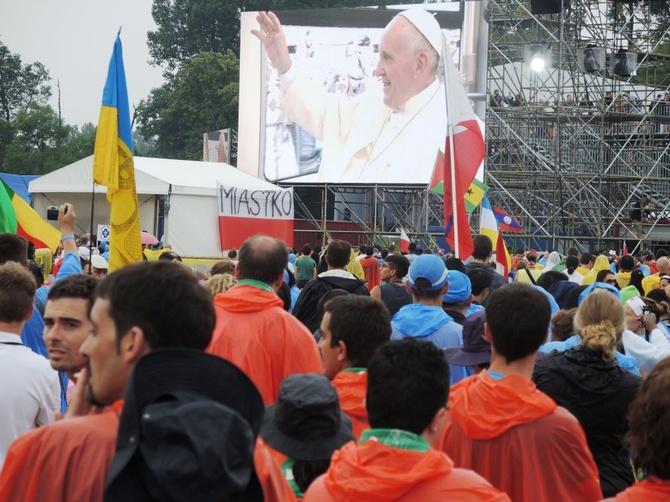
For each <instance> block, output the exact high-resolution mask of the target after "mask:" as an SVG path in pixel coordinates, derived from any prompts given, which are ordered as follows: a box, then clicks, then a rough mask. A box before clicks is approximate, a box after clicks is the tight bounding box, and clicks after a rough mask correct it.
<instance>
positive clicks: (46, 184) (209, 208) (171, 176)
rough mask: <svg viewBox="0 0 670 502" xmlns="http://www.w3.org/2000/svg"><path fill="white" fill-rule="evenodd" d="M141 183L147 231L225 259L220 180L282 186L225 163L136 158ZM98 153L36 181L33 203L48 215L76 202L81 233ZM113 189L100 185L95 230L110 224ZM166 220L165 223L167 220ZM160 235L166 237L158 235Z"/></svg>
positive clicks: (185, 249) (186, 251) (182, 248)
mask: <svg viewBox="0 0 670 502" xmlns="http://www.w3.org/2000/svg"><path fill="white" fill-rule="evenodd" d="M135 182H136V186H137V200H138V204H139V207H140V222H141V227H142V229H143V230H147V231H149V232H151V233H154V234H159V233H161V231H160V230H161V228H162V230H163V231H162V234H163V242H164V243H165V244H170V245H171V246H172V249H174V250H175V251H176V252H177V253H179V254H181V255H183V256H190V257H196V256H198V257H219V256H222V253H221V249H220V246H219V226H218V209H217V199H216V188H217V182H220V183H221V184H223V185H226V186H234V187H238V188H247V189H257V190H279V187H277V186H276V185H273V184H272V183H269V182H267V181H263V180H261V179H258V178H255V177H253V176H251V175H249V174H246V173H244V172H242V171H240V170H239V169H237V168H235V167H233V166H231V165H228V164H223V163H215V162H199V161H189V160H169V159H153V158H145V157H135ZM93 188H94V185H93V156H90V157H86V158H85V159H82V160H79V161H77V162H75V163H73V164H70V165H69V166H65V167H63V168H61V169H58V170H57V171H53V172H51V173H49V174H46V175H44V176H42V177H40V178H37V179H35V180H33V181H31V182H30V185H29V187H28V189H29V191H30V193H32V195H33V207H34V208H35V210H36V211H37V212H38V214H40V215H43V216H46V211H47V208H48V207H49V206H57V205H59V204H61V203H63V202H71V203H72V204H74V207H75V210H76V212H77V226H78V230H77V231H78V232H81V233H85V232H88V231H89V229H90V226H91V192H92V190H93ZM106 193H107V188H106V187H103V186H98V185H96V186H95V199H94V200H95V205H94V215H93V223H94V228H93V232H94V233H95V232H96V231H97V225H106V224H108V223H109V204H108V203H107V199H106ZM161 220H162V221H161ZM158 237H159V238H160V237H161V235H158Z"/></svg>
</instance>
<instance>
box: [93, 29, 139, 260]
mask: <svg viewBox="0 0 670 502" xmlns="http://www.w3.org/2000/svg"><path fill="white" fill-rule="evenodd" d="M93 181H95V182H96V183H97V184H99V185H103V186H106V187H107V202H109V204H110V206H111V216H110V222H109V223H110V240H109V271H110V272H112V271H114V270H116V269H118V268H121V267H123V266H124V265H128V264H130V263H133V262H136V261H140V260H141V259H142V241H141V238H140V213H139V208H138V204H137V192H136V190H135V165H134V161H133V137H132V132H131V129H130V107H129V106H128V89H127V87H126V73H125V71H124V69H123V49H122V47H121V31H120V30H119V34H118V35H117V36H116V41H115V42H114V52H113V53H112V59H111V61H110V62H109V71H108V73H107V82H106V83H105V90H104V92H103V95H102V108H101V110H100V119H99V120H98V132H97V134H96V136H95V151H94V157H93Z"/></svg>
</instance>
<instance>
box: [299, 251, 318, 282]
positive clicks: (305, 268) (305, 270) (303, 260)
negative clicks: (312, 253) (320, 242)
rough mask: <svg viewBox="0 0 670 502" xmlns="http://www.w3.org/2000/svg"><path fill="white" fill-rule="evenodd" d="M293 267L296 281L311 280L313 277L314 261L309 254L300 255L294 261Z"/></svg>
mask: <svg viewBox="0 0 670 502" xmlns="http://www.w3.org/2000/svg"><path fill="white" fill-rule="evenodd" d="M295 268H296V270H297V272H298V273H297V277H296V279H295V280H296V281H311V280H312V279H314V269H315V268H316V262H315V261H314V260H312V259H311V258H310V257H309V256H301V257H300V258H298V259H297V260H296V261H295Z"/></svg>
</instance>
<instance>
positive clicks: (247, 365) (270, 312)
mask: <svg viewBox="0 0 670 502" xmlns="http://www.w3.org/2000/svg"><path fill="white" fill-rule="evenodd" d="M282 305H283V302H282V300H281V299H280V298H279V297H278V296H277V295H276V294H275V293H274V292H273V291H263V290H261V289H259V288H258V287H255V286H250V285H239V284H238V285H237V286H235V287H233V288H232V289H229V290H228V291H226V292H225V293H222V294H220V295H217V296H216V298H215V299H214V310H216V326H215V327H214V333H213V335H212V341H211V343H210V344H209V347H207V352H209V353H210V354H214V355H215V356H219V357H222V358H224V359H227V360H228V361H230V362H232V363H233V364H235V365H236V366H237V367H238V368H240V369H241V370H242V371H244V373H246V375H247V376H248V377H249V378H250V379H251V381H252V382H253V383H254V385H256V387H257V388H258V391H259V392H260V393H261V396H262V397H263V403H264V404H265V405H266V406H267V405H269V404H272V403H274V402H275V401H276V400H277V397H278V396H279V385H280V384H281V382H282V380H283V379H284V377H286V376H287V375H291V374H293V373H323V363H322V361H321V354H320V353H319V349H318V347H317V346H316V342H315V341H314V337H313V336H312V334H311V333H310V332H309V330H308V329H307V328H305V326H303V324H302V323H301V322H300V321H298V320H297V319H296V318H295V317H293V316H292V315H291V314H289V313H288V312H286V311H285V310H284V309H283V308H282Z"/></svg>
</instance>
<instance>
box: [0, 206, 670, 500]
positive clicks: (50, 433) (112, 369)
mask: <svg viewBox="0 0 670 502" xmlns="http://www.w3.org/2000/svg"><path fill="white" fill-rule="evenodd" d="M66 207H67V211H66V210H65V208H66ZM59 225H60V228H61V231H62V252H61V254H60V256H57V257H56V259H55V261H54V263H55V264H56V273H55V274H54V273H50V274H49V276H48V277H47V278H46V279H47V280H46V282H45V283H44V284H43V285H41V286H40V287H39V288H38V287H37V284H36V281H35V278H34V275H33V274H32V273H31V272H30V267H29V260H28V243H27V242H26V241H25V240H24V239H23V238H22V237H20V236H17V235H14V234H0V263H2V264H1V265H0V325H1V326H0V374H2V376H3V377H4V381H5V382H6V385H5V387H4V388H5V389H7V390H6V391H5V392H3V393H2V396H0V399H2V400H3V402H2V404H3V406H2V407H1V408H0V417H1V420H2V423H3V427H2V428H1V429H0V466H1V468H2V470H1V471H0V501H19V500H20V501H65V500H87V501H88V500H103V498H104V500H111V501H114V500H119V501H120V500H124V501H125V500H131V501H132V500H138V501H139V500H189V499H196V498H197V499H198V500H245V501H247V500H248V501H255V500H258V501H261V500H267V501H288V502H291V501H294V500H305V501H308V502H309V501H349V500H371V501H392V500H399V501H416V500H442V499H452V500H472V501H474V500H477V501H505V500H513V501H554V500H566V501H567V500H570V501H597V500H602V499H604V498H607V497H612V500H666V499H668V497H670V464H668V458H670V456H669V455H668V447H669V445H670V438H668V437H667V432H666V429H667V427H666V426H665V424H666V422H667V421H668V420H670V402H669V401H668V400H667V399H666V398H665V390H666V387H667V386H668V385H670V358H668V356H670V342H669V341H668V338H670V332H669V331H668V326H667V324H666V321H668V316H669V314H670V300H669V299H668V292H670V275H668V273H670V259H668V257H658V258H656V257H654V256H651V255H650V254H649V253H645V254H644V256H642V257H640V259H639V260H636V259H635V258H634V257H632V256H630V255H624V256H616V253H614V255H610V253H609V252H607V253H605V254H603V255H599V256H597V257H594V256H593V255H591V254H589V253H583V254H580V253H578V252H576V250H572V249H571V250H569V251H568V255H567V256H566V257H562V256H560V255H559V254H558V253H555V252H552V253H547V254H546V255H542V254H539V253H537V252H535V251H534V250H529V251H527V252H523V251H520V252H519V253H517V254H516V255H515V259H514V271H515V274H516V277H515V278H514V279H512V278H506V277H503V276H501V275H500V274H498V273H497V272H496V271H495V270H494V268H492V267H491V266H490V265H489V261H490V259H491V255H492V251H493V250H492V243H491V240H490V239H489V238H488V237H486V236H483V235H479V236H475V238H474V244H475V250H474V252H473V255H472V256H471V257H468V259H467V260H465V262H467V263H465V262H464V261H463V260H461V259H459V258H457V257H454V256H451V255H448V256H444V255H442V254H440V253H433V252H431V251H430V250H425V251H424V250H421V249H420V248H418V247H417V246H416V245H415V244H412V246H411V249H410V252H409V253H405V254H403V253H398V252H397V251H396V250H395V247H394V246H393V245H392V244H391V245H388V246H382V245H374V244H371V245H369V246H359V247H357V248H354V247H352V246H351V244H350V243H348V242H346V241H342V240H337V239H333V240H331V241H329V242H328V244H327V245H326V246H324V247H323V248H322V249H320V248H318V247H317V248H313V247H312V246H311V245H305V246H303V247H302V249H301V250H300V252H299V253H297V256H296V253H294V252H293V250H292V249H290V248H289V247H288V246H287V244H286V243H284V242H282V241H280V240H277V239H275V238H272V237H268V236H263V235H256V236H253V237H250V238H249V239H248V240H246V241H245V242H244V243H243V244H242V245H241V247H240V249H239V250H232V251H231V252H230V253H229V255H228V256H229V257H228V258H227V259H223V260H221V261H220V262H217V263H216V264H215V265H214V266H213V267H212V268H211V270H210V272H209V273H208V274H202V273H201V274H200V275H198V274H195V273H193V270H191V269H190V268H189V267H188V266H187V265H185V264H184V263H182V262H181V259H180V257H179V255H177V254H176V253H174V252H173V251H171V250H164V251H162V252H160V253H158V256H154V257H155V258H160V259H155V260H154V259H152V260H147V261H144V262H140V263H136V264H133V265H129V266H126V267H123V268H121V269H119V270H117V271H114V272H113V273H111V274H109V276H107V277H105V276H102V277H101V276H99V275H96V274H94V273H92V270H90V269H91V268H92V267H88V268H89V270H88V271H87V270H86V268H87V267H86V265H87V264H89V263H91V262H92V260H91V259H90V258H91V254H90V252H89V253H88V256H86V257H82V254H84V253H82V252H81V249H80V247H82V246H78V244H81V241H80V242H79V243H78V242H77V237H76V236H75V235H74V229H75V227H76V213H75V211H74V208H73V207H72V206H71V205H69V204H67V205H64V206H63V207H62V208H61V209H60V214H59ZM83 237H84V240H86V239H87V238H88V237H87V236H83ZM83 247H84V248H85V249H88V250H90V249H92V248H93V247H94V246H92V245H91V244H90V242H88V247H86V246H83ZM149 254H150V255H151V253H149ZM61 262H62V264H61ZM59 264H60V266H58V265H59ZM82 265H83V266H82ZM373 269H374V270H373ZM638 276H639V277H638ZM215 284H218V286H216V285H215ZM638 288H639V289H638ZM36 326H38V328H36ZM36 329H40V330H41V332H40V334H39V335H40V336H37V335H36V331H35V330H36Z"/></svg>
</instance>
